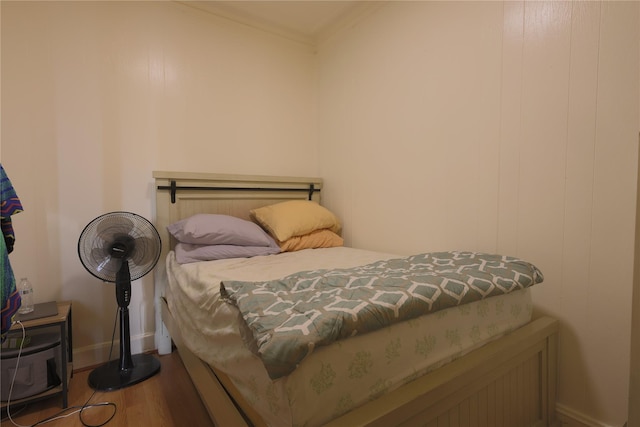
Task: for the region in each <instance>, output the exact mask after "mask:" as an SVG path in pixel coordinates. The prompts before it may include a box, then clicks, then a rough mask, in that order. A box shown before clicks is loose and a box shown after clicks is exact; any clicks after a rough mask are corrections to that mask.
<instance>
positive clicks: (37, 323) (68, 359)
mask: <svg viewBox="0 0 640 427" xmlns="http://www.w3.org/2000/svg"><path fill="white" fill-rule="evenodd" d="M56 305H57V307H58V314H56V315H54V316H48V317H41V318H38V319H33V320H24V321H22V324H23V325H24V329H25V333H26V334H27V335H29V332H30V331H31V332H34V331H37V330H39V329H40V330H42V329H45V328H48V329H50V330H51V331H54V332H55V333H56V334H59V339H60V373H61V378H60V382H61V383H60V385H58V386H56V387H53V388H51V389H49V390H46V391H43V392H41V393H37V394H35V395H33V396H28V397H24V398H22V399H15V400H14V399H11V406H12V407H13V406H14V404H24V403H27V402H32V401H35V400H40V399H43V398H46V397H50V396H54V395H58V394H60V395H62V407H63V408H66V407H67V406H69V402H68V391H69V380H70V379H71V375H72V374H73V346H72V338H73V334H72V325H71V301H58V302H56ZM53 311H54V312H55V310H53ZM10 332H12V333H14V334H15V332H20V333H21V332H22V328H21V327H20V325H19V324H17V323H16V324H14V325H13V326H12V327H11V330H10ZM34 333H37V332H34ZM14 334H12V335H13V336H15V335H14ZM20 337H21V335H20ZM25 348H28V347H25ZM24 351H25V350H24V349H23V352H24ZM6 406H7V402H2V408H5V407H6Z"/></svg>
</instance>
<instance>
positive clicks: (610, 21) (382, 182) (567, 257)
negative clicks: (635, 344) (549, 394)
mask: <svg viewBox="0 0 640 427" xmlns="http://www.w3.org/2000/svg"><path fill="white" fill-rule="evenodd" d="M638 7H639V4H638V3H636V2H605V3H602V4H601V3H598V2H527V3H523V2H392V3H388V4H385V5H382V6H380V7H379V8H378V9H377V10H376V11H375V12H373V13H371V14H370V15H369V16H367V17H366V18H363V19H361V20H360V21H359V22H358V23H357V24H356V25H353V26H351V27H350V28H349V29H347V30H344V31H343V32H342V33H341V34H339V35H336V36H334V37H333V38H332V39H330V40H328V41H327V42H326V43H325V44H323V45H322V47H321V49H320V57H319V70H320V71H319V81H320V90H319V95H320V117H321V119H320V132H321V145H320V146H321V153H320V165H321V175H322V176H323V177H325V179H326V187H325V188H326V190H327V191H326V192H325V196H324V200H325V204H327V205H328V206H329V207H330V208H332V209H334V210H335V211H336V212H337V213H338V214H339V215H340V216H341V217H342V218H343V219H344V222H345V237H346V240H347V243H349V244H351V245H353V246H356V247H365V248H373V249H380V250H384V251H394V252H397V253H413V252H423V251H431V250H446V249H469V250H480V251H492V252H493V251H496V252H501V253H507V254H511V255H515V256H520V257H523V258H526V259H529V260H531V261H533V262H534V263H536V264H537V265H538V266H539V267H540V268H541V269H542V271H543V272H544V274H545V278H546V280H545V283H543V284H542V285H540V286H538V287H537V288H535V289H534V290H533V296H534V302H535V304H536V307H537V310H538V312H542V313H547V314H550V315H553V316H555V317H557V318H558V319H560V321H561V333H560V342H559V347H560V348H559V353H560V354H559V382H560V384H559V394H558V402H559V409H560V411H561V412H562V414H563V416H564V415H568V416H571V417H572V418H574V420H579V421H582V422H584V423H585V424H591V425H612V426H621V425H622V424H623V423H624V422H625V420H626V416H627V395H628V385H629V348H630V347H629V342H630V320H631V302H630V301H631V291H632V276H633V247H634V240H633V236H634V220H635V200H636V176H637V175H636V173H637V168H638V165H637V154H638V146H637V145H638V139H637V138H638V130H639V129H640V127H639V125H638V116H639V107H638V91H639V87H638V81H639V79H638V77H639V70H638V63H639V58H638V37H639V34H638V28H640V25H639V22H638V16H639V13H638Z"/></svg>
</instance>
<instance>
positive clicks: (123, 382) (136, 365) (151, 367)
mask: <svg viewBox="0 0 640 427" xmlns="http://www.w3.org/2000/svg"><path fill="white" fill-rule="evenodd" d="M131 358H132V360H133V368H129V369H124V370H121V369H120V360H112V361H110V362H108V363H107V364H105V365H102V366H100V367H98V368H96V369H94V370H93V371H92V372H91V373H90V374H89V386H90V387H91V388H92V389H94V390H100V391H113V390H118V389H121V388H125V387H129V386H132V385H134V384H137V383H139V382H142V381H144V380H146V379H147V378H149V377H152V376H153V375H155V374H156V373H158V371H160V361H159V360H158V359H156V358H155V357H153V356H151V355H150V354H134V355H133V356H131Z"/></svg>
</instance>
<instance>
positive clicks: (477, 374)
mask: <svg viewBox="0 0 640 427" xmlns="http://www.w3.org/2000/svg"><path fill="white" fill-rule="evenodd" d="M153 177H154V178H155V182H156V217H155V224H156V227H157V228H158V231H159V232H160V236H161V238H162V241H163V252H162V254H161V258H160V262H159V263H158V266H157V267H156V270H155V272H154V276H155V279H154V280H155V291H156V307H157V309H156V311H157V313H156V320H157V323H156V324H157V325H158V327H157V328H156V329H157V330H158V332H157V335H156V338H157V341H158V344H157V345H158V348H159V351H160V352H161V353H162V352H163V351H164V352H168V351H171V342H173V344H174V345H175V347H176V348H177V350H178V352H179V353H180V356H181V358H182V361H183V362H184V365H185V367H186V369H187V372H188V373H189V376H190V377H191V380H192V381H193V383H194V385H195V387H196V389H197V390H198V393H199V394H200V397H201V399H202V401H203V403H204V405H205V407H206V408H207V410H208V412H209V415H210V416H211V418H212V420H213V422H214V423H215V424H216V425H217V426H222V427H227V426H229V427H235V426H251V425H256V426H259V425H264V423H263V422H262V421H261V420H260V418H259V416H257V414H255V413H254V412H253V411H252V409H251V408H250V407H249V405H246V404H245V403H244V402H243V401H242V398H235V399H234V397H232V394H233V393H232V391H231V390H232V388H231V387H225V384H226V385H227V386H228V385H229V384H228V380H227V379H226V377H225V376H224V375H221V374H220V373H219V372H216V371H215V370H214V369H213V368H212V367H210V366H209V365H208V364H206V363H205V362H203V361H202V360H201V359H199V358H198V357H197V356H195V355H194V354H193V353H192V352H191V351H190V350H189V349H188V348H187V346H186V345H185V343H184V341H183V340H182V337H181V335H180V329H179V327H178V325H177V324H176V322H175V321H174V319H173V317H172V315H171V312H170V310H169V308H168V306H167V303H166V301H165V300H164V298H163V296H164V288H165V284H166V280H167V278H166V270H165V263H164V262H165V259H166V256H167V253H168V252H169V250H170V249H171V248H172V247H173V244H174V243H175V242H173V241H172V238H171V236H170V235H169V234H168V232H167V231H166V226H167V225H168V224H171V223H173V222H175V221H177V220H179V219H183V218H186V217H189V216H191V215H193V214H195V213H202V212H208V213H220V214H226V215H233V216H238V217H241V218H245V219H248V212H249V210H250V209H252V208H255V207H259V206H264V205H267V204H271V203H276V202H278V201H283V200H291V199H296V198H303V199H308V198H312V199H313V200H315V201H318V202H319V201H320V192H321V190H322V180H321V179H320V178H297V177H268V176H246V175H221V174H210V173H186V172H154V173H153ZM557 332H558V324H557V321H556V320H554V319H552V318H549V317H541V318H537V319H534V320H533V321H532V322H530V323H529V324H527V325H525V326H523V327H521V328H519V329H518V330H516V331H513V332H511V333H509V334H507V335H505V336H503V337H501V338H499V339H497V340H495V341H493V342H490V343H488V344H486V345H484V346H483V347H481V348H479V349H476V350H473V351H471V352H470V353H468V354H466V355H464V356H462V357H460V358H458V359H456V360H454V361H453V362H451V363H449V364H447V365H445V366H443V367H441V368H439V369H437V370H435V371H433V372H430V373H428V374H427V375H425V376H423V377H420V378H418V379H416V380H414V381H412V382H410V383H409V384H406V385H404V386H402V387H400V388H398V389H396V390H394V391H392V392H391V393H388V394H387V395H385V396H382V397H380V398H378V399H376V400H373V401H370V402H368V403H366V404H364V405H362V406H360V407H358V408H356V409H354V410H352V411H351V412H349V413H347V414H345V415H343V416H341V417H339V418H337V419H335V420H333V421H331V422H330V423H328V424H326V425H327V426H349V427H352V426H381V427H382V426H385V427H387V426H392V425H393V426H399V425H403V426H405V425H406V426H413V425H421V426H434V427H435V426H437V427H443V426H450V427H454V426H477V427H481V426H487V427H514V426H518V427H519V426H556V425H558V422H557V420H556V411H555V399H556V370H557V364H556V352H557ZM162 349H164V350H162ZM227 390H230V391H227Z"/></svg>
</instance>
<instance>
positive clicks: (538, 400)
mask: <svg viewBox="0 0 640 427" xmlns="http://www.w3.org/2000/svg"><path fill="white" fill-rule="evenodd" d="M162 318H163V321H164V323H165V326H166V327H167V329H168V330H169V332H170V333H171V336H172V339H173V341H174V344H175V345H176V348H177V349H178V351H179V353H180V357H181V358H182V360H183V363H184V365H185V367H186V369H187V372H188V373H189V376H190V377H191V380H192V381H193V383H194V385H195V387H196V389H197V390H198V393H199V394H200V397H201V399H202V401H203V403H204V405H205V407H206V408H207V410H208V411H209V415H210V416H211V418H212V420H213V421H214V423H215V424H216V425H219V426H225V427H227V426H230V427H235V426H250V425H262V423H261V421H260V420H251V421H250V420H248V418H246V417H245V415H244V413H243V411H242V410H241V409H240V408H238V407H237V406H236V404H235V403H234V401H233V399H232V398H231V397H230V396H229V394H228V393H227V392H226V390H225V388H224V387H223V386H222V384H221V382H220V380H219V379H218V377H217V376H216V375H215V373H214V372H213V371H212V369H211V368H210V367H209V366H208V365H207V364H206V363H204V362H203V361H202V360H200V359H199V358H198V357H197V356H195V355H194V354H193V353H191V352H190V351H189V350H188V349H187V348H186V347H185V345H184V343H183V342H182V339H181V337H180V331H179V329H178V328H177V327H176V325H175V323H174V321H173V318H172V316H171V313H170V311H169V309H168V306H167V304H166V301H164V300H163V303H162ZM557 331H558V324H557V321H556V320H554V319H552V318H549V317H542V318H539V319H536V320H534V321H532V322H531V323H529V324H527V325H525V326H523V327H522V328H520V329H518V330H516V331H513V332H511V333H510V334H508V335H506V336H504V337H502V338H499V339H497V340H496V341H493V342H491V343H489V344H487V345H485V346H483V347H481V348H479V349H476V350H474V351H472V352H470V353H469V354H467V355H465V356H463V357H461V358H459V359H457V360H455V361H453V362H451V363H449V364H447V365H445V366H443V367H442V368H440V369H437V370H435V371H433V372H431V373H429V374H427V375H425V376H423V377H420V378H418V379H416V380H414V381H412V382H411V383H409V384H407V385H405V386H403V387H401V388H399V389H397V390H395V391H393V392H391V393H389V394H387V395H385V396H383V397H381V398H379V399H377V400H374V401H371V402H369V403H367V404H365V405H362V406H360V407H358V408H356V409H354V410H353V411H351V412H349V413H347V414H345V415H343V416H341V417H339V418H337V419H335V420H333V421H331V422H330V423H328V424H327V426H331V427H337V426H350V427H351V426H385V427H387V426H392V425H393V426H438V427H442V426H461V425H466V426H477V427H482V426H487V427H489V426H490V427H511V426H516V425H517V426H555V425H557V422H556V415H555V398H556V369H557V368H556V351H557V350H556V346H557V344H556V341H557Z"/></svg>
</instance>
